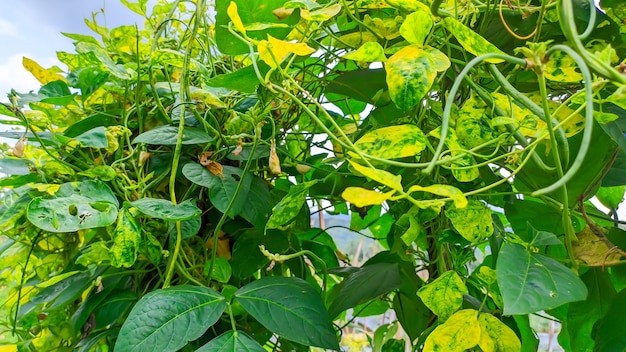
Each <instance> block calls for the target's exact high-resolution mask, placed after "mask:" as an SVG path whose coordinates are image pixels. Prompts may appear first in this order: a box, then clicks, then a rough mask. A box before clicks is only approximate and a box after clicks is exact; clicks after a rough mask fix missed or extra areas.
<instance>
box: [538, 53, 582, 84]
mask: <svg viewBox="0 0 626 352" xmlns="http://www.w3.org/2000/svg"><path fill="white" fill-rule="evenodd" d="M543 72H544V73H545V75H546V78H547V79H549V80H551V81H555V82H564V83H568V82H569V83H574V82H580V81H582V80H583V75H582V73H581V72H580V69H579V68H578V65H576V61H574V59H572V57H571V56H569V55H567V54H566V53H564V52H562V51H560V50H559V51H555V52H554V53H553V54H552V55H550V60H548V62H547V63H546V64H545V66H544V71H543Z"/></svg>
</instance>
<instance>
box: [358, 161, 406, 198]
mask: <svg viewBox="0 0 626 352" xmlns="http://www.w3.org/2000/svg"><path fill="white" fill-rule="evenodd" d="M348 162H349V163H350V165H351V166H352V167H353V168H354V170H356V171H357V172H358V173H360V174H362V175H363V176H365V177H369V178H371V179H372V180H374V181H376V182H378V183H380V184H383V185H385V186H387V187H389V188H391V189H393V190H396V191H401V190H402V176H400V175H394V174H392V173H390V172H387V171H384V170H378V169H374V168H371V167H367V166H362V165H359V164H357V163H355V162H353V161H352V160H348Z"/></svg>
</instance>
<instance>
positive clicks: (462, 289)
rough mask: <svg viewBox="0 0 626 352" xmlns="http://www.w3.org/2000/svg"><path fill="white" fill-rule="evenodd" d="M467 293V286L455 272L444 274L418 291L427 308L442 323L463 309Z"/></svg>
mask: <svg viewBox="0 0 626 352" xmlns="http://www.w3.org/2000/svg"><path fill="white" fill-rule="evenodd" d="M467 293H468V291H467V286H465V283H464V282H463V280H462V279H461V278H460V277H459V275H458V274H457V273H456V272H454V271H448V272H446V273H444V274H443V275H441V276H440V277H438V278H437V279H436V280H434V281H432V282H430V283H429V284H427V285H425V286H423V287H421V288H420V289H419V291H417V295H418V296H419V297H420V298H421V299H422V301H423V302H424V304H425V305H426V307H428V309H430V310H431V311H432V312H433V313H435V315H437V316H438V317H439V318H440V319H441V321H444V320H446V319H448V318H449V317H450V316H451V315H452V313H454V312H456V311H457V310H458V309H459V308H461V304H463V295H466V294H467Z"/></svg>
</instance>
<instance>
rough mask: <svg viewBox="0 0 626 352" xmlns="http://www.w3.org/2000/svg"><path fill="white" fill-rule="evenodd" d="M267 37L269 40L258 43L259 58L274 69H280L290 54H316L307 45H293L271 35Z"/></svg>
mask: <svg viewBox="0 0 626 352" xmlns="http://www.w3.org/2000/svg"><path fill="white" fill-rule="evenodd" d="M267 37H268V40H261V41H260V42H259V43H258V49H259V57H260V58H261V60H263V61H264V62H265V63H266V64H268V65H269V66H271V67H272V68H276V67H278V65H280V63H281V62H282V61H283V59H284V58H285V57H287V55H289V54H296V55H299V56H306V55H310V54H312V53H313V52H315V49H313V48H311V47H310V46H308V45H306V44H305V43H291V42H287V41H284V40H280V39H276V38H274V37H272V36H271V35H268V36H267Z"/></svg>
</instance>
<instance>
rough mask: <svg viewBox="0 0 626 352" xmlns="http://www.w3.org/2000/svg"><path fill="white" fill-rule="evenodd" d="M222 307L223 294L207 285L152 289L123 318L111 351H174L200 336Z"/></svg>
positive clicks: (220, 313)
mask: <svg viewBox="0 0 626 352" xmlns="http://www.w3.org/2000/svg"><path fill="white" fill-rule="evenodd" d="M225 309H226V300H225V299H224V297H223V296H222V295H221V294H219V293H217V292H215V291H213V290H212V289H210V288H207V287H197V286H187V285H182V286H173V287H169V288H166V289H161V290H155V291H152V292H150V293H148V294H147V295H145V296H143V297H142V298H141V299H140V300H139V302H137V304H136V305H135V306H134V307H133V309H132V310H131V312H130V314H129V315H128V318H127V319H126V321H124V324H123V325H122V329H121V330H120V333H119V335H118V337H117V341H116V343H115V351H116V352H126V351H129V352H136V351H177V350H178V349H180V348H182V347H184V346H185V345H186V344H187V343H188V342H189V341H193V340H196V339H197V338H199V337H200V336H202V335H203V334H204V332H205V331H207V330H208V329H209V328H210V327H211V326H212V325H213V324H215V322H217V320H218V319H219V318H220V316H221V315H222V313H223V312H224V310H225Z"/></svg>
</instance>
